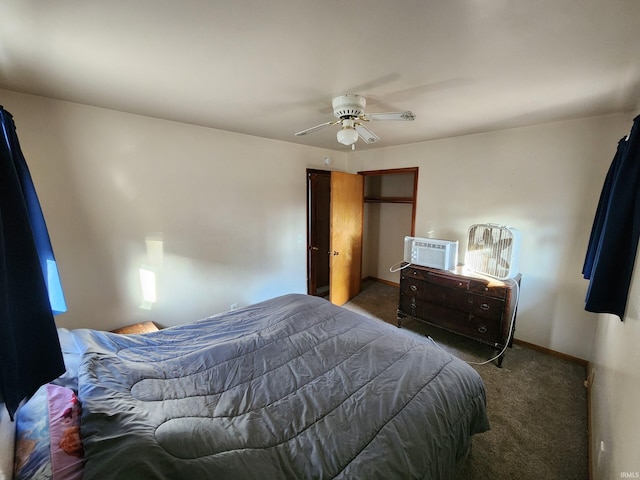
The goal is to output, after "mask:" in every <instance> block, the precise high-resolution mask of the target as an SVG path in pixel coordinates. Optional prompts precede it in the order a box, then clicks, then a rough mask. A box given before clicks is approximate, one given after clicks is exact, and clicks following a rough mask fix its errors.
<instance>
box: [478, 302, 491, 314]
mask: <svg viewBox="0 0 640 480" xmlns="http://www.w3.org/2000/svg"><path fill="white" fill-rule="evenodd" d="M489 308H491V307H489V305H488V304H486V303H483V304H482V305H480V310H484V311H485V312H486V311H487V310H489Z"/></svg>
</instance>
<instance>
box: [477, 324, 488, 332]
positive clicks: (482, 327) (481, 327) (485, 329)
mask: <svg viewBox="0 0 640 480" xmlns="http://www.w3.org/2000/svg"><path fill="white" fill-rule="evenodd" d="M478 331H479V332H480V333H487V327H485V326H484V325H480V326H479V327H478Z"/></svg>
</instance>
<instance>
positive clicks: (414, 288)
mask: <svg viewBox="0 0 640 480" xmlns="http://www.w3.org/2000/svg"><path fill="white" fill-rule="evenodd" d="M409 288H410V289H411V291H412V292H417V291H418V287H416V286H415V285H411V286H410V287H409Z"/></svg>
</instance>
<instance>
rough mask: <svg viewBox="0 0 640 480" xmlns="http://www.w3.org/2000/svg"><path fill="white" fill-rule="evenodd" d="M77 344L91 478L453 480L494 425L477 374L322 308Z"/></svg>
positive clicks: (284, 308)
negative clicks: (479, 436) (475, 440)
mask: <svg viewBox="0 0 640 480" xmlns="http://www.w3.org/2000/svg"><path fill="white" fill-rule="evenodd" d="M72 335H73V338H74V340H75V342H76V344H77V345H78V348H79V351H80V352H81V355H80V357H79V358H78V359H76V360H78V361H79V365H78V378H77V380H78V396H79V398H80V400H81V402H82V408H83V417H82V427H81V431H82V437H83V443H84V450H85V478H89V479H109V478H118V479H128V478H130V479H151V478H167V479H212V478H221V479H226V478H232V479H245V478H247V479H252V478H256V479H272V478H273V479H278V478H304V479H307V478H349V479H354V478H356V479H375V478H381V479H391V478H403V479H405V478H427V479H437V480H443V479H447V478H452V476H453V472H454V470H455V467H456V464H457V463H458V462H459V460H460V459H461V458H463V457H464V455H465V454H466V453H467V451H468V448H469V446H470V442H471V435H472V434H474V433H479V432H483V431H485V430H487V429H488V428H489V425H488V422H487V417H486V411H485V391H484V385H483V383H482V381H481V379H480V377H479V375H478V374H477V372H475V370H473V369H472V368H471V367H469V366H468V365H467V364H465V363H464V362H462V361H460V360H458V359H457V358H455V357H452V356H451V355H449V354H448V353H446V352H444V351H443V350H441V349H439V348H437V347H435V346H434V345H433V344H432V343H431V342H429V341H428V340H427V339H422V338H420V337H418V336H414V335H411V334H409V333H408V332H405V331H402V330H398V329H397V328H395V327H393V326H391V325H387V324H385V323H384V322H381V321H378V320H375V319H370V318H365V317H363V316H361V315H359V314H356V313H354V312H351V311H349V310H346V309H344V308H340V307H336V306H334V305H332V304H330V303H329V302H327V301H325V300H323V299H319V298H316V297H310V296H306V295H297V294H292V295H285V296H282V297H278V298H275V299H272V300H268V301H265V302H262V303H259V304H256V305H254V306H251V307H248V308H245V309H242V310H237V311H234V312H229V313H225V314H221V315H216V316H213V317H210V318H208V319H206V320H202V321H200V322H196V323H193V324H189V325H183V326H179V327H173V328H168V329H165V330H160V331H158V332H154V333H149V334H144V335H117V334H112V333H105V332H98V331H94V330H74V331H72ZM69 361H70V362H73V361H74V360H73V359H70V360H69Z"/></svg>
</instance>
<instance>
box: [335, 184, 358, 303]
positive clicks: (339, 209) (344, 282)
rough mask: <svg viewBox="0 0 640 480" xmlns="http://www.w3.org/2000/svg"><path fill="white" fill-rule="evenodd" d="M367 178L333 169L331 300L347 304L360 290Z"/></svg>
mask: <svg viewBox="0 0 640 480" xmlns="http://www.w3.org/2000/svg"><path fill="white" fill-rule="evenodd" d="M363 212H364V178H363V177H362V175H354V174H350V173H343V172H331V207H330V235H331V248H330V252H329V256H330V281H329V300H330V301H331V303H334V304H336V305H343V304H345V303H346V302H347V301H349V299H351V298H352V297H354V296H356V295H357V294H358V293H360V283H361V280H362V279H361V274H362V231H363V216H364V215H363Z"/></svg>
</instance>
